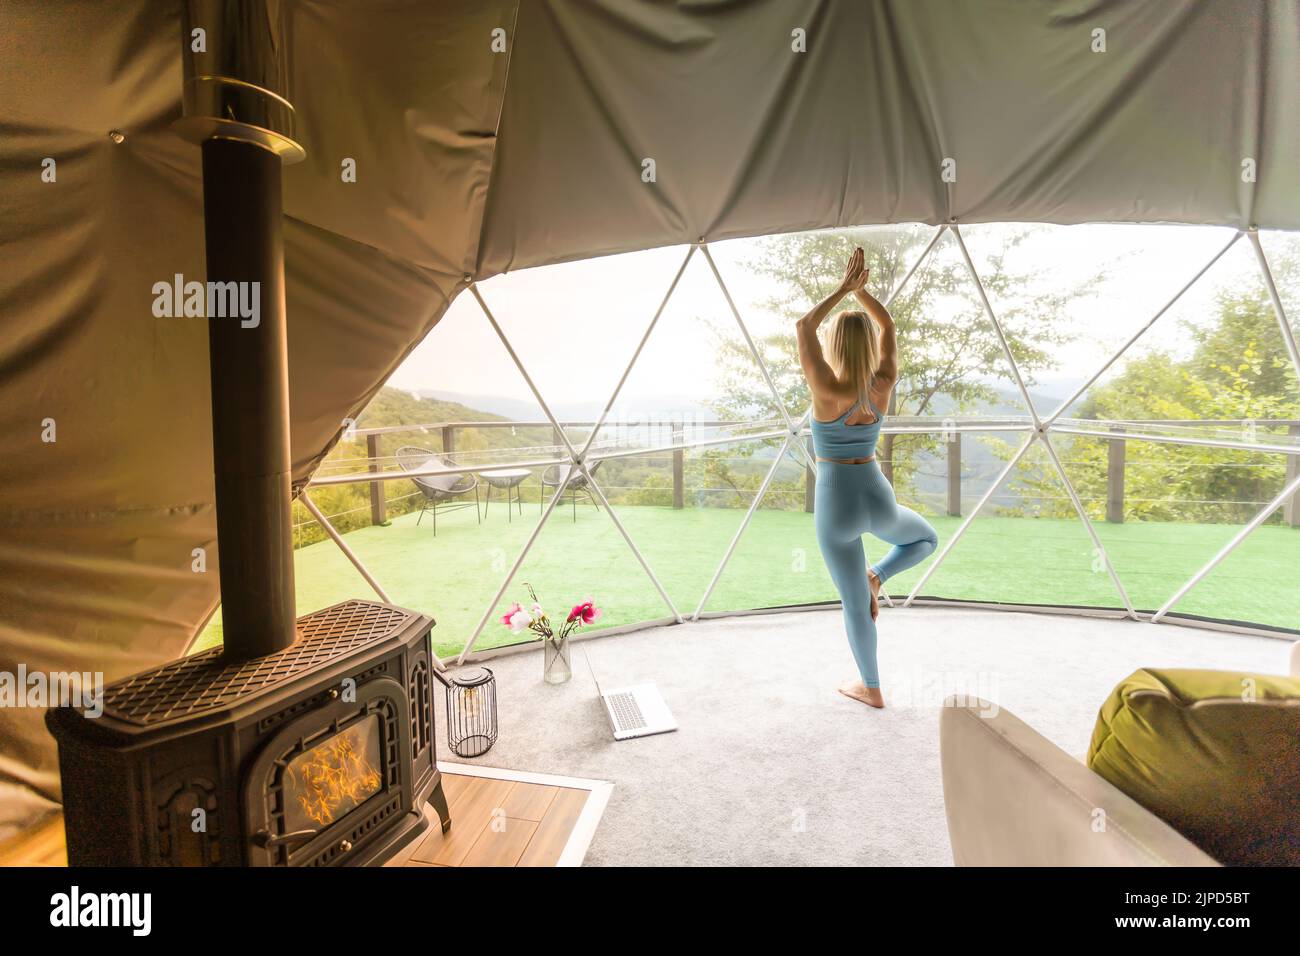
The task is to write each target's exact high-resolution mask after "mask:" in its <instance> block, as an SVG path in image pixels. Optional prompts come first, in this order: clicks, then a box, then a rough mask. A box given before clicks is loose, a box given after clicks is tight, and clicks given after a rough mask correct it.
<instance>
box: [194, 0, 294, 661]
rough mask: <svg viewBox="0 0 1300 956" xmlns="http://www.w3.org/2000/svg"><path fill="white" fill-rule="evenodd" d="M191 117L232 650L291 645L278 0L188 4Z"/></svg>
mask: <svg viewBox="0 0 1300 956" xmlns="http://www.w3.org/2000/svg"><path fill="white" fill-rule="evenodd" d="M183 23H184V37H183V43H184V54H183V58H184V67H185V87H184V115H183V116H182V117H181V119H179V120H177V121H176V123H175V127H174V128H175V129H176V131H177V132H178V133H179V134H180V135H182V136H183V137H185V138H186V139H188V140H190V141H192V142H196V143H198V144H199V145H200V146H201V148H202V150H203V214H204V235H205V237H206V242H207V280H208V285H207V307H208V312H207V315H208V353H209V363H210V367H211V378H212V453H213V468H214V473H215V479H216V480H215V487H216V507H217V548H218V555H219V563H220V569H221V614H222V626H223V631H224V634H225V656H226V657H227V658H229V659H231V660H247V659H250V658H255V657H263V656H265V655H267V654H272V653H274V652H276V651H279V650H283V649H284V648H286V647H288V646H289V645H291V644H292V643H293V642H294V640H295V639H296V631H295V624H296V615H295V612H294V585H293V538H292V530H293V529H292V510H291V509H292V505H293V493H292V489H291V485H290V453H289V372H288V350H287V341H286V328H285V305H284V250H283V245H282V241H281V233H280V226H281V216H282V207H281V193H280V166H281V163H282V162H296V161H298V160H300V159H302V158H303V157H304V155H305V153H304V152H303V149H302V147H301V146H299V145H298V143H296V142H295V141H294V139H293V107H292V106H291V105H290V103H289V101H288V100H287V99H285V97H284V96H283V95H282V94H283V91H284V90H285V89H286V85H287V84H286V80H287V75H288V70H287V63H286V62H285V55H286V51H285V48H284V42H283V37H282V30H281V22H280V5H279V3H278V2H275V0H227V2H222V0H188V2H187V3H186V4H185V7H184V17H183Z"/></svg>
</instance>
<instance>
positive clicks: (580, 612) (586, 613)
mask: <svg viewBox="0 0 1300 956" xmlns="http://www.w3.org/2000/svg"><path fill="white" fill-rule="evenodd" d="M600 615H601V610H600V608H598V607H596V605H595V604H593V603H592V600H591V598H587V600H585V601H583V602H582V603H581V604H578V605H575V606H574V608H573V610H572V611H570V612H569V620H570V621H580V622H582V623H583V624H590V623H591V622H592V621H594V620H596V619H597V618H599V617H600Z"/></svg>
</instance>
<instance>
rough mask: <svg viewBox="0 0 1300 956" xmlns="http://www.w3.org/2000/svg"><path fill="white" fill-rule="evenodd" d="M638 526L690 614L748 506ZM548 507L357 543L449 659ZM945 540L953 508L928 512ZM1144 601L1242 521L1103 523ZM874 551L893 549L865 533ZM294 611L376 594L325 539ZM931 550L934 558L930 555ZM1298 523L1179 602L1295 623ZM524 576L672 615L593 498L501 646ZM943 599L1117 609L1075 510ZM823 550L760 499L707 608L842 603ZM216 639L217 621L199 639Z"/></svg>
mask: <svg viewBox="0 0 1300 956" xmlns="http://www.w3.org/2000/svg"><path fill="white" fill-rule="evenodd" d="M617 513H618V515H619V517H620V518H621V519H622V521H623V523H624V525H625V526H626V528H627V530H628V533H629V534H631V536H632V538H633V540H635V541H636V542H637V545H638V547H640V549H641V552H642V553H643V554H644V555H645V558H646V560H647V561H648V562H649V563H650V566H651V567H652V568H653V569H654V571H655V573H656V575H658V577H659V579H660V580H661V581H662V582H663V585H664V588H665V589H666V590H667V591H668V594H669V596H670V597H671V598H672V600H673V602H674V603H675V604H676V606H677V608H678V610H679V611H681V613H682V614H683V615H689V614H690V613H692V612H693V611H694V610H695V608H696V606H697V604H698V603H699V601H700V599H701V597H702V596H703V594H704V591H705V588H706V587H707V586H708V583H709V580H710V579H711V578H712V576H713V573H714V571H715V569H716V568H717V566H718V563H719V561H720V559H721V557H722V555H723V553H724V552H725V551H726V548H727V545H728V543H729V542H730V540H731V537H732V535H733V534H734V533H735V531H736V528H737V527H738V526H739V523H740V521H741V519H742V518H743V516H744V512H743V511H741V510H739V509H727V508H686V509H683V510H680V511H675V510H673V509H671V508H659V507H631V506H617ZM537 516H538V506H537V505H536V504H535V503H534V504H532V505H531V506H529V505H525V506H524V511H523V515H522V516H520V515H519V514H517V513H516V514H515V515H514V516H513V521H512V522H509V523H508V522H507V521H506V513H505V509H504V507H503V506H502V505H501V504H500V503H499V502H494V503H493V508H492V510H491V512H490V513H489V514H488V516H487V519H486V520H485V521H484V522H483V524H481V525H479V524H477V523H476V522H475V518H474V514H473V512H472V509H469V510H466V511H459V512H454V513H450V514H445V515H440V516H439V519H438V534H437V537H435V536H434V533H433V528H432V525H431V522H430V520H429V518H428V517H427V516H426V518H425V520H424V521H423V523H422V524H421V525H420V526H418V527H417V526H416V516H415V515H405V516H403V517H400V518H398V519H396V520H394V521H393V522H392V524H391V525H390V526H389V527H386V528H384V527H371V528H362V529H360V530H358V531H354V532H352V533H350V534H348V535H347V537H346V540H347V542H348V545H349V546H350V547H351V548H352V549H353V550H354V551H355V552H356V553H357V555H358V556H359V557H360V558H361V560H362V561H363V562H364V563H365V564H366V566H367V567H368V568H369V569H370V571H371V573H372V574H373V575H374V576H375V577H376V578H377V579H378V580H379V582H380V583H381V584H382V585H383V586H384V587H385V589H387V591H388V593H389V595H390V597H391V598H392V599H393V600H394V601H395V602H396V603H398V604H401V605H404V606H406V607H410V608H414V609H416V610H419V611H423V612H425V613H428V614H431V615H432V616H433V617H434V618H435V619H436V620H437V627H436V628H435V629H434V632H433V633H434V644H435V646H436V647H437V649H438V652H439V653H440V654H443V655H446V654H449V653H452V652H455V651H459V649H460V648H461V646H462V645H463V644H464V642H465V640H466V639H467V638H468V636H469V635H470V634H471V633H472V632H473V630H474V627H475V626H476V625H477V624H478V621H479V619H480V617H481V616H482V615H483V612H484V609H485V607H486V605H487V602H488V600H490V598H491V597H492V595H493V593H494V592H495V591H496V589H497V588H498V587H499V586H500V584H501V580H502V578H503V577H504V575H505V573H506V571H507V570H508V569H509V567H510V565H511V564H512V563H513V562H514V560H515V558H516V556H517V555H518V554H519V551H520V549H521V548H522V546H523V544H524V542H525V541H526V539H527V537H528V535H529V534H530V533H531V531H532V529H533V527H534V526H535V525H536V522H537ZM930 520H931V521H932V522H933V523H934V525H935V528H936V529H937V530H938V532H939V539H940V546H941V547H942V545H943V543H944V542H946V541H947V539H948V537H949V536H950V535H951V534H952V533H953V532H954V531H955V530H956V529H957V526H958V525H959V524H960V520H961V519H958V518H949V517H946V516H944V517H934V516H932V517H931V519H930ZM1094 527H1095V528H1096V529H1097V532H1098V535H1099V536H1100V537H1101V539H1102V541H1103V543H1104V544H1105V546H1106V549H1107V551H1108V552H1109V554H1110V556H1111V559H1112V560H1113V561H1114V563H1115V566H1116V569H1117V570H1118V572H1119V575H1120V578H1121V579H1122V580H1123V582H1124V585H1125V587H1127V589H1128V592H1129V596H1130V597H1131V598H1132V600H1133V603H1134V605H1135V606H1136V607H1138V608H1139V609H1153V608H1157V607H1159V606H1161V605H1162V604H1163V603H1164V602H1165V601H1166V600H1167V599H1168V598H1169V597H1170V596H1171V595H1172V594H1173V593H1174V591H1175V590H1177V588H1178V587H1179V586H1180V585H1181V584H1182V583H1183V582H1184V581H1186V580H1187V579H1188V578H1189V577H1190V576H1191V575H1192V574H1193V573H1195V571H1196V570H1197V569H1198V568H1199V567H1200V566H1201V565H1202V564H1204V563H1205V562H1206V561H1207V560H1208V559H1209V558H1210V557H1211V556H1213V555H1214V554H1215V553H1216V552H1217V551H1218V549H1219V548H1220V547H1221V546H1222V545H1223V544H1225V543H1226V542H1227V541H1228V540H1229V539H1230V538H1231V537H1232V535H1233V534H1234V533H1235V532H1236V530H1237V528H1236V526H1233V525H1207V524H1187V523H1175V522H1159V523H1156V522H1148V523H1129V524H1122V525H1111V524H1104V523H1097V524H1095V525H1094ZM867 544H868V550H867V554H868V557H870V558H873V559H878V558H879V557H880V556H881V555H883V553H884V551H885V550H886V546H885V545H883V544H882V543H881V542H879V541H876V540H875V539H873V538H868V539H867ZM296 559H297V561H296V564H297V588H298V611H299V613H300V614H302V613H306V612H308V611H311V610H315V609H317V608H321V607H325V606H327V605H330V604H334V603H336V602H338V601H342V600H345V599H347V598H351V597H363V598H371V597H373V596H374V592H373V591H372V590H371V589H370V587H369V586H368V585H367V584H366V582H365V581H364V579H362V577H361V576H360V575H359V574H358V573H357V572H356V570H355V569H354V568H353V567H352V565H351V564H350V563H349V562H348V561H347V559H346V558H345V557H344V556H343V554H342V553H341V552H340V551H339V549H338V548H337V547H336V546H335V545H334V544H333V543H332V542H330V541H323V542H320V543H318V544H313V545H310V546H308V547H305V548H302V549H300V550H299V551H298V552H297V553H296ZM931 560H933V559H931ZM929 563H930V562H929V561H927V562H925V563H923V564H922V565H921V567H920V568H917V569H913V570H911V571H909V572H907V573H905V574H902V575H899V576H898V577H896V578H893V579H891V580H890V582H889V591H890V592H891V593H892V594H903V595H905V594H907V593H908V592H909V591H910V590H911V587H912V585H913V584H914V583H915V582H916V580H917V578H918V577H919V575H920V574H921V573H922V572H923V570H924V568H925V567H926V566H928V564H929ZM1297 568H1300V529H1295V528H1285V527H1280V526H1265V527H1262V528H1260V529H1258V530H1257V531H1256V532H1255V533H1254V534H1253V535H1252V536H1251V537H1250V538H1248V539H1247V540H1246V542H1245V543H1244V544H1242V546H1241V547H1240V548H1238V549H1237V550H1236V551H1235V552H1234V553H1233V554H1232V556H1230V557H1229V558H1228V559H1227V560H1226V561H1225V562H1224V563H1223V564H1221V565H1220V566H1219V567H1218V568H1217V569H1215V571H1214V572H1213V573H1212V574H1211V575H1210V576H1209V577H1208V578H1207V579H1206V580H1205V581H1203V582H1202V583H1201V584H1200V585H1199V586H1198V587H1197V588H1195V589H1194V590H1193V591H1192V592H1191V593H1190V594H1188V595H1187V597H1186V598H1184V599H1183V601H1182V602H1180V603H1179V605H1178V606H1177V610H1178V611H1180V612H1185V613H1191V614H1201V615H1206V616H1211V617H1219V618H1225V619H1234V620H1243V621H1253V622H1256V623H1260V624H1270V625H1275V626H1281V627H1288V628H1300V588H1298V587H1297V586H1296V571H1297ZM524 582H528V583H530V584H532V585H533V586H534V588H536V590H537V594H538V597H539V598H540V599H541V601H542V604H543V606H545V607H546V608H547V609H548V610H549V611H550V612H551V613H552V615H553V616H559V615H560V614H561V613H564V612H567V610H568V607H569V606H570V605H571V604H572V603H575V602H576V601H578V600H580V599H582V598H585V597H587V596H591V597H594V598H595V600H596V603H597V604H598V605H599V606H601V607H603V608H604V609H605V612H606V613H605V616H604V618H602V620H601V621H600V622H599V625H600V626H606V627H608V626H615V625H619V624H628V623H632V622H636V621H644V620H649V619H654V618H661V617H664V616H667V614H668V613H669V612H668V610H667V607H666V606H665V605H664V603H663V601H662V600H661V599H660V597H659V595H658V593H657V592H656V591H655V589H654V586H653V585H652V584H651V582H650V580H649V578H648V577H647V576H646V574H645V572H644V571H643V570H642V569H641V567H640V565H639V564H638V563H637V561H636V559H635V557H634V556H633V555H632V553H631V551H630V550H629V548H628V547H627V544H626V543H625V542H624V541H623V539H622V537H621V536H620V534H619V533H618V531H617V529H616V528H615V527H614V524H613V522H611V521H610V520H609V518H608V517H607V516H606V515H604V514H601V513H599V512H597V511H596V510H595V509H594V508H592V507H591V506H590V505H580V506H579V507H578V513H577V521H576V522H575V521H573V520H572V512H571V511H570V510H569V509H568V508H567V506H566V507H565V508H561V509H557V511H556V512H555V513H554V514H553V515H552V516H551V519H550V520H549V521H548V522H547V524H546V527H545V528H543V530H542V533H541V535H540V537H539V538H538V540H537V542H536V544H535V545H534V547H533V549H532V551H531V552H530V554H529V556H528V558H527V559H526V560H525V561H524V564H523V566H522V567H521V568H520V570H519V573H518V574H517V575H516V576H515V579H514V582H513V583H512V584H511V587H510V589H509V590H508V591H507V593H506V598H505V601H504V602H503V603H502V604H501V606H500V607H497V608H495V609H494V610H493V616H492V618H491V619H490V620H489V622H488V624H487V626H486V627H485V629H484V631H483V634H482V636H481V637H480V638H479V642H478V646H480V647H493V646H497V645H500V644H508V643H512V642H514V641H516V640H518V635H513V634H511V633H510V632H509V631H508V630H507V629H506V628H505V627H503V626H502V625H501V624H500V623H498V618H499V615H500V614H501V613H502V612H503V611H504V609H505V607H506V606H507V605H508V602H509V601H512V600H519V601H521V602H524V601H526V600H527V592H526V590H525V588H524V586H523V585H524ZM923 593H925V594H926V595H933V596H939V597H947V598H958V599H965V600H982V601H1005V602H1015V603H1026V604H1067V605H1069V604H1073V605H1094V606H1107V607H1118V606H1122V605H1121V602H1120V600H1119V597H1118V594H1117V593H1116V591H1115V589H1114V586H1113V585H1112V583H1111V580H1110V576H1109V575H1108V574H1107V573H1106V572H1105V570H1104V568H1102V567H1101V566H1100V562H1098V561H1097V560H1096V559H1095V558H1094V555H1093V553H1092V542H1091V540H1090V539H1089V538H1088V535H1087V532H1086V531H1085V530H1084V528H1083V526H1082V525H1081V524H1080V523H1079V522H1078V521H1076V520H1060V519H1049V518H1012V517H997V516H982V517H980V518H978V519H977V520H976V521H975V522H974V523H973V524H972V525H971V528H970V530H969V531H968V532H967V534H966V535H965V537H964V538H963V539H962V540H961V542H960V543H959V544H958V545H957V547H956V548H955V549H954V551H953V553H952V555H951V556H950V557H949V558H948V559H947V560H946V561H945V562H944V564H943V566H942V567H941V568H940V570H939V571H938V572H937V573H936V574H935V575H934V576H933V577H931V578H930V580H929V581H928V582H927V583H926V586H925V589H924V592H923ZM835 597H836V595H835V591H834V589H833V587H832V586H831V583H830V578H829V577H828V575H827V573H826V568H825V566H824V565H823V563H822V560H821V556H820V554H819V552H818V550H817V540H816V536H815V535H814V532H813V525H812V516H811V515H809V514H806V513H803V512H791V511H767V510H760V511H759V512H758V513H757V514H756V515H755V516H754V520H753V521H752V522H751V524H750V526H749V528H748V530H747V531H746V533H745V535H744V537H743V538H742V539H741V541H740V544H739V546H738V547H737V549H736V553H735V555H734V556H733V558H732V560H731V562H730V563H729V564H728V566H727V569H726V571H725V572H724V573H723V575H722V578H721V579H720V580H719V582H718V586H717V587H716V588H715V590H714V592H713V595H712V596H711V597H710V599H709V602H708V604H707V605H706V610H709V611H724V610H739V609H744V608H755V607H774V606H780V605H786V604H800V603H807V602H813V601H829V600H835ZM218 641H220V620H219V618H218V619H217V620H215V621H214V623H213V625H211V626H210V627H209V628H208V630H207V631H206V632H205V633H204V635H203V636H202V638H201V639H200V642H199V644H198V645H197V647H205V646H210V645H211V644H214V643H217V642H218Z"/></svg>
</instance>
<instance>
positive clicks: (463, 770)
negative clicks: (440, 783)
mask: <svg viewBox="0 0 1300 956" xmlns="http://www.w3.org/2000/svg"><path fill="white" fill-rule="evenodd" d="M438 770H439V771H441V772H442V773H449V774H451V775H453V776H457V777H484V778H486V779H488V780H509V781H511V782H513V783H537V784H541V785H543V786H548V787H564V788H565V789H566V790H586V791H587V801H586V803H584V804H583V805H582V811H581V812H580V813H579V814H578V819H577V820H575V821H574V823H573V829H572V830H570V831H569V838H568V840H566V841H565V843H564V849H563V850H561V851H560V858H559V859H558V860H556V861H555V865H556V866H557V867H558V866H582V861H583V860H584V859H585V858H586V856H587V849H588V848H589V847H590V846H591V841H592V838H593V837H594V836H595V835H596V827H598V826H599V825H600V821H601V818H602V817H603V816H604V815H605V807H606V805H608V803H609V797H610V794H611V793H613V792H614V784H613V783H612V782H610V781H609V780H592V779H590V778H586V777H565V776H560V775H557V774H550V773H536V772H534V771H532V770H510V769H508V768H505V767H480V766H477V765H476V764H467V763H450V762H448V761H445V760H439V761H438Z"/></svg>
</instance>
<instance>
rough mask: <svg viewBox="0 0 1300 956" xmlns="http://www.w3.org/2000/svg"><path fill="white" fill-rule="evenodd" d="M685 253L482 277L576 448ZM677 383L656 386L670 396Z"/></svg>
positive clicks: (497, 313) (593, 261)
mask: <svg viewBox="0 0 1300 956" xmlns="http://www.w3.org/2000/svg"><path fill="white" fill-rule="evenodd" d="M687 251H688V249H687V247H681V246H679V247H672V248H664V249H652V250H648V251H644V252H634V253H626V254H623V255H616V256H606V257H603V258H599V259H587V260H583V261H580V262H566V263H560V264H558V265H551V266H544V267H540V268H536V269H525V270H521V271H519V272H512V273H508V274H506V275H501V276H497V277H495V278H493V279H491V280H489V281H488V282H485V283H483V286H482V288H483V289H484V290H485V295H487V294H488V293H487V291H486V290H489V289H490V296H489V297H488V304H489V306H490V307H491V308H492V311H493V314H494V315H495V316H496V318H497V321H498V322H499V323H500V325H501V328H502V329H503V330H504V331H505V334H506V336H507V337H508V338H509V340H510V342H511V344H512V345H513V346H514V348H515V350H516V352H517V353H518V354H519V356H520V358H521V360H522V361H523V363H524V366H525V367H526V368H527V369H528V373H529V375H530V376H531V377H532V379H533V381H534V382H535V383H536V385H537V388H538V391H540V392H541V395H542V398H543V399H544V400H545V401H546V403H547V404H548V405H549V406H550V407H551V410H552V412H553V413H554V414H555V416H556V418H557V419H559V420H560V421H561V423H562V424H563V426H564V430H565V434H566V435H567V436H568V438H569V440H570V442H572V443H573V444H574V445H575V446H577V447H581V445H582V444H584V443H585V442H586V441H587V438H588V436H589V435H590V434H591V431H592V428H593V426H594V425H595V423H596V421H597V420H598V419H599V418H600V415H601V413H602V411H603V410H604V408H605V406H606V404H607V403H608V401H609V398H610V396H611V395H613V393H614V389H615V387H616V386H617V385H618V382H619V379H620V378H621V377H622V376H623V374H624V372H625V371H626V370H627V367H628V363H629V361H630V360H631V358H632V356H633V354H634V353H635V351H636V347H637V343H638V342H640V341H641V338H642V336H643V335H644V334H645V330H646V327H647V325H648V324H649V323H650V320H651V319H652V318H653V317H654V314H655V311H656V310H657V309H658V308H659V306H660V304H661V303H662V302H663V300H664V297H665V295H667V293H668V290H669V288H670V287H671V286H672V283H673V278H674V276H676V274H677V272H678V270H679V268H680V267H681V264H682V261H683V259H684V258H685V256H686V253H687ZM696 347H698V346H696ZM675 384H676V383H675V382H674V381H673V380H671V379H670V380H669V381H667V382H665V383H664V385H663V387H662V389H661V392H662V393H664V394H671V393H672V391H673V389H674V386H675Z"/></svg>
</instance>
